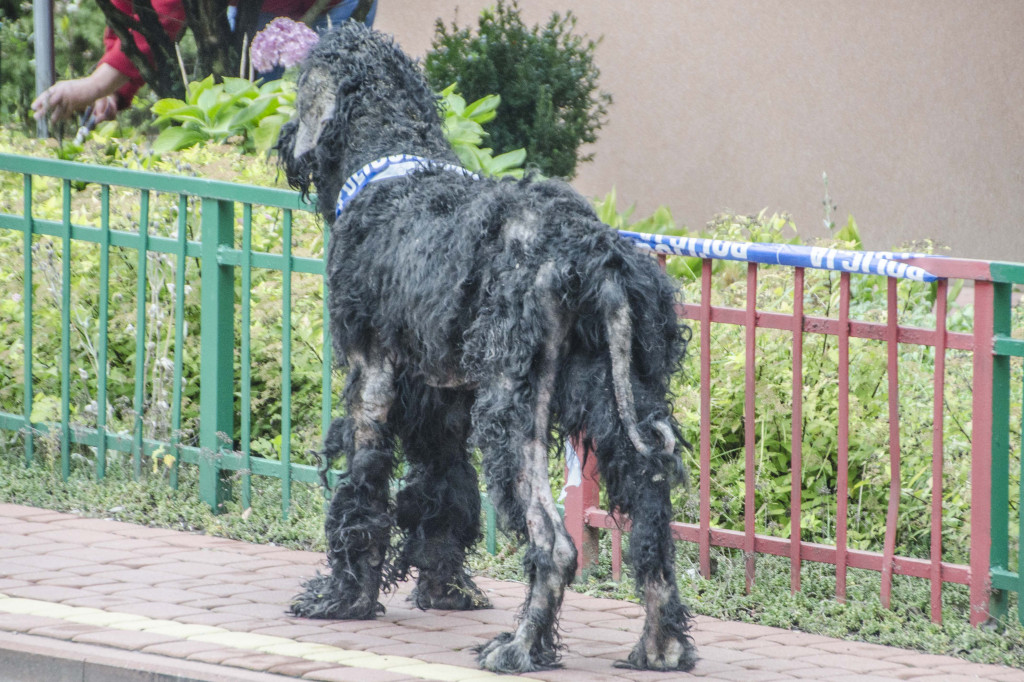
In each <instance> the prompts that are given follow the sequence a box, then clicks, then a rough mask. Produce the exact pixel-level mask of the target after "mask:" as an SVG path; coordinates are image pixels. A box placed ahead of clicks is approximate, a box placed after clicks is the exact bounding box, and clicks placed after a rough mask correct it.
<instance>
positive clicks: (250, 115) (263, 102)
mask: <svg viewBox="0 0 1024 682" xmlns="http://www.w3.org/2000/svg"><path fill="white" fill-rule="evenodd" d="M273 104H274V100H273V99H271V98H269V97H261V98H259V99H257V100H256V101H255V102H253V103H252V104H249V105H248V106H247V107H245V108H244V109H241V110H239V111H236V112H235V115H234V116H232V117H231V120H230V121H229V122H228V127H229V128H231V129H236V128H243V129H245V128H249V127H250V126H251V124H253V123H255V122H256V121H258V120H259V119H260V118H262V117H263V116H264V115H265V114H266V113H267V111H268V109H269V108H270V107H271V105H273Z"/></svg>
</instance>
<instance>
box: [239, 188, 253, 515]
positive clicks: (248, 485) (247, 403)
mask: <svg viewBox="0 0 1024 682" xmlns="http://www.w3.org/2000/svg"><path fill="white" fill-rule="evenodd" d="M251 325H252V204H243V206H242V348H241V354H242V357H241V371H242V405H241V408H240V409H241V421H242V424H241V430H242V432H241V438H242V442H241V448H242V456H243V457H244V458H245V473H244V474H243V475H242V509H249V508H250V507H251V506H252V338H251V337H252V329H251Z"/></svg>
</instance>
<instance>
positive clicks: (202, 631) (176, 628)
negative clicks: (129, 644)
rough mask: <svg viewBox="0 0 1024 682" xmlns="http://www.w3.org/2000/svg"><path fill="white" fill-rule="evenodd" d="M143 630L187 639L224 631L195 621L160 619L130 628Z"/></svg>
mask: <svg viewBox="0 0 1024 682" xmlns="http://www.w3.org/2000/svg"><path fill="white" fill-rule="evenodd" d="M132 629H133V630H134V629H138V630H142V631H143V632H152V633H154V634H157V635H167V636H168V637H178V638H180V639H188V638H189V637H193V636H195V635H212V634H215V633H218V632H226V630H224V629H223V628H215V627H213V626H212V625H198V624H195V623H178V622H175V621H173V620H172V621H160V622H157V623H146V624H145V626H144V627H141V628H132Z"/></svg>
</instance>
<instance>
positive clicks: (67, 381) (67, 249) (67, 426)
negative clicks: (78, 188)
mask: <svg viewBox="0 0 1024 682" xmlns="http://www.w3.org/2000/svg"><path fill="white" fill-rule="evenodd" d="M61 197H62V199H63V207H62V209H61V258H60V265H61V268H60V270H61V275H60V300H61V311H60V475H61V477H62V478H63V479H64V480H65V481H66V480H68V477H69V476H71V181H70V180H65V181H64V182H63V183H62V187H61Z"/></svg>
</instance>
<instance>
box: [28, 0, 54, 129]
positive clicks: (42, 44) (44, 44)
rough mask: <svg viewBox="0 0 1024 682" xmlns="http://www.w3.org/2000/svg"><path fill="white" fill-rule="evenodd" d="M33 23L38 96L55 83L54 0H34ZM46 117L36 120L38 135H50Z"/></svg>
mask: <svg viewBox="0 0 1024 682" xmlns="http://www.w3.org/2000/svg"><path fill="white" fill-rule="evenodd" d="M32 24H33V35H34V41H35V58H36V96H39V94H40V93H42V92H43V91H44V90H46V88H48V87H50V86H51V85H53V81H54V78H55V75H54V74H55V73H56V71H55V70H54V67H53V0H32ZM49 134H50V132H49V129H48V127H47V125H46V117H43V118H40V119H39V120H38V121H37V122H36V135H38V136H39V137H46V136H47V135H49Z"/></svg>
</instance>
